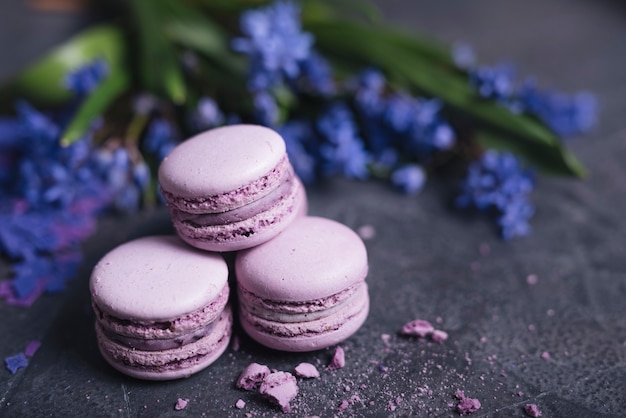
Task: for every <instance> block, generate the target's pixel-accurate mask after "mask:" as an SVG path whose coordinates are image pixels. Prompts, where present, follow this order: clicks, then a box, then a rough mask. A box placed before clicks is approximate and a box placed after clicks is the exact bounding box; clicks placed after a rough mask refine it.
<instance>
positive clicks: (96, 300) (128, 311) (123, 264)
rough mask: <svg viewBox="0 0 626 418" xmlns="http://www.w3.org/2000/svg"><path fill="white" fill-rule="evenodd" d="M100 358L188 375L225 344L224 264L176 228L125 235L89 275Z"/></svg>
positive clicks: (133, 370)
mask: <svg viewBox="0 0 626 418" xmlns="http://www.w3.org/2000/svg"><path fill="white" fill-rule="evenodd" d="M90 289H91V295H92V305H93V309H94V311H95V313H96V336H97V338H98V345H99V348H100V352H101V353H102V356H103V357H104V359H105V360H106V361H107V362H108V363H110V364H111V365H112V366H113V367H114V368H115V369H117V370H119V371H120V372H122V373H125V374H127V375H130V376H133V377H137V378H140V379H148V380H169V379H178V378H182V377H188V376H190V375H192V374H193V373H196V372H198V371H200V370H202V369H204V368H206V367H207V366H209V365H210V364H211V363H213V362H214V361H215V360H217V358H218V357H219V356H220V355H221V354H222V353H223V352H224V351H225V350H226V348H227V346H228V342H229V340H230V336H231V333H232V312H231V309H230V306H229V304H228V296H229V287H228V267H227V264H226V261H225V260H224V259H223V257H222V256H221V255H219V254H214V253H207V252H204V251H199V250H197V249H194V248H190V247H189V246H187V245H186V244H185V243H184V242H182V241H181V239H180V238H179V237H177V236H153V237H146V238H140V239H136V240H133V241H130V242H127V243H125V244H123V245H121V246H119V247H117V248H115V249H113V250H112V251H111V252H109V253H108V254H106V255H105V256H104V257H103V258H102V259H101V260H100V261H99V262H98V264H97V265H96V266H95V267H94V270H93V272H92V274H91V279H90Z"/></svg>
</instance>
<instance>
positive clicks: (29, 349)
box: [24, 341, 41, 357]
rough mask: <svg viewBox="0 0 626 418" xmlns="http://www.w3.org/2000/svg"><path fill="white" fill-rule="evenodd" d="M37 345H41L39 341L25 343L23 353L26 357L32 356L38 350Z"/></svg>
mask: <svg viewBox="0 0 626 418" xmlns="http://www.w3.org/2000/svg"><path fill="white" fill-rule="evenodd" d="M39 347H41V342H39V341H31V342H29V343H28V344H27V345H26V348H25V349H24V354H25V355H26V357H32V356H34V355H35V353H36V352H37V350H39Z"/></svg>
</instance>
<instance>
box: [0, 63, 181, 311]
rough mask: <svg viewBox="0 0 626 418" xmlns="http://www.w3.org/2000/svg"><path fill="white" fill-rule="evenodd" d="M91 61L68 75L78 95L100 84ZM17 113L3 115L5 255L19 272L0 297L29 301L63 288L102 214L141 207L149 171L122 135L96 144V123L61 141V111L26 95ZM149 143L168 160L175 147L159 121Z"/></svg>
mask: <svg viewBox="0 0 626 418" xmlns="http://www.w3.org/2000/svg"><path fill="white" fill-rule="evenodd" d="M93 65H94V64H88V65H87V66H85V67H84V68H83V67H81V68H79V69H78V70H77V71H76V72H75V73H73V74H72V75H70V76H68V77H67V79H66V80H72V82H71V83H68V84H71V87H72V90H73V91H74V92H75V93H76V94H77V95H82V94H84V93H85V92H86V91H88V90H90V89H93V88H94V87H95V86H96V85H97V82H98V81H99V80H96V79H95V75H94V74H95V73H94V66H93ZM95 68H100V67H99V64H97V63H96V67H95ZM99 74H101V75H102V77H104V76H105V74H106V72H105V71H103V72H101V73H99ZM16 113H17V116H16V117H5V118H2V119H0V202H2V203H0V225H1V226H2V227H1V228H0V253H2V254H4V255H6V256H7V257H9V258H10V259H11V260H12V261H13V276H12V277H11V278H10V279H5V280H2V281H0V298H2V299H4V301H5V302H6V303H8V304H13V305H20V306H28V305H30V304H32V303H33V302H34V301H35V300H36V299H37V297H38V296H39V295H41V294H42V293H43V292H58V291H62V290H63V289H64V288H65V286H66V282H67V280H69V279H70V278H71V277H73V275H74V274H75V270H76V268H77V267H78V265H79V264H80V262H81V260H82V254H81V251H80V243H81V242H82V241H83V240H84V239H85V238H87V237H88V236H90V235H91V234H92V233H93V232H94V231H95V228H96V220H97V216H98V214H99V213H101V212H102V211H104V210H106V209H117V210H120V211H124V212H129V211H134V210H137V209H138V208H139V205H140V202H141V194H142V192H143V191H144V190H146V188H147V186H148V183H149V182H150V178H151V173H150V169H149V167H148V165H147V164H146V163H145V161H144V160H143V158H142V157H141V156H140V154H139V153H138V152H134V153H133V151H132V148H131V147H127V146H124V144H122V143H121V142H120V141H116V140H111V141H107V142H106V143H104V144H101V145H100V146H96V145H95V144H93V141H92V138H93V132H94V130H95V128H94V129H93V130H92V131H90V132H88V133H86V134H85V136H84V137H83V138H82V139H80V140H79V141H76V142H74V143H73V144H71V145H69V146H62V145H61V143H60V133H61V131H62V128H63V121H64V120H66V119H67V118H66V117H65V116H64V115H63V114H62V112H61V114H58V115H53V114H44V113H42V112H40V111H38V110H37V109H35V108H34V107H33V106H31V105H30V104H29V103H27V102H24V101H20V102H18V103H17V104H16ZM145 147H146V154H154V155H155V157H156V158H157V159H159V158H163V157H164V156H165V154H166V153H167V152H168V151H169V150H170V149H171V148H172V147H173V145H172V133H171V131H168V130H167V127H166V126H164V124H163V123H162V122H160V121H159V120H155V121H154V122H153V123H152V124H151V125H150V127H149V129H148V134H147V135H146V142H145Z"/></svg>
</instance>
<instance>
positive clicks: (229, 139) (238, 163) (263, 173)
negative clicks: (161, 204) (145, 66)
mask: <svg viewBox="0 0 626 418" xmlns="http://www.w3.org/2000/svg"><path fill="white" fill-rule="evenodd" d="M159 183H160V187H161V191H162V194H163V197H164V198H165V200H166V203H167V205H168V208H169V209H170V214H171V217H172V221H173V224H174V227H175V228H176V231H177V232H178V234H179V235H180V236H181V238H182V239H183V240H185V241H186V242H187V243H188V244H190V245H192V246H195V247H197V248H201V249H204V250H208V251H234V250H240V249H244V248H250V247H253V246H255V245H259V244H261V243H263V242H265V241H268V240H269V239H271V238H273V237H274V236H275V235H277V234H278V233H280V232H281V231H282V230H283V229H284V228H285V227H286V226H287V225H288V224H289V223H291V222H292V221H293V219H295V218H296V217H297V216H298V215H299V214H303V213H305V212H306V196H305V192H304V188H303V186H302V184H301V183H300V181H299V179H298V178H297V176H296V175H295V174H294V171H293V168H292V166H291V164H290V162H289V159H288V157H287V154H286V147H285V142H284V140H283V138H282V137H281V136H280V135H279V134H278V133H277V132H275V131H274V130H272V129H269V128H266V127H263V126H258V125H231V126H225V127H221V128H216V129H212V130H209V131H206V132H203V133H200V134H198V135H196V136H194V137H192V138H190V139H188V140H186V141H184V142H183V143H181V144H180V145H179V146H177V147H176V148H175V149H174V150H173V151H172V152H171V153H170V154H169V155H168V156H167V157H166V158H165V159H164V160H163V162H162V163H161V166H160V168H159Z"/></svg>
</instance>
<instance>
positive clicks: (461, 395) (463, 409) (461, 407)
mask: <svg viewBox="0 0 626 418" xmlns="http://www.w3.org/2000/svg"><path fill="white" fill-rule="evenodd" d="M454 396H455V397H456V398H457V399H458V400H459V403H458V404H457V405H456V410H457V412H458V413H459V414H461V415H469V414H473V413H474V412H476V411H478V410H479V409H480V407H481V405H480V401H479V400H478V399H475V398H468V397H467V396H465V392H463V391H462V390H457V391H456V392H455V394H454Z"/></svg>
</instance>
